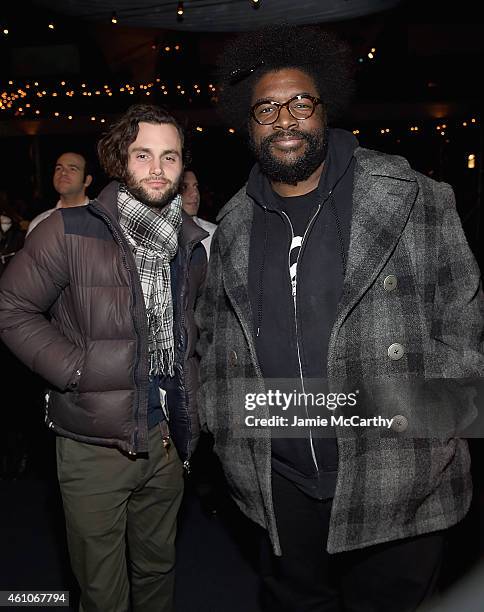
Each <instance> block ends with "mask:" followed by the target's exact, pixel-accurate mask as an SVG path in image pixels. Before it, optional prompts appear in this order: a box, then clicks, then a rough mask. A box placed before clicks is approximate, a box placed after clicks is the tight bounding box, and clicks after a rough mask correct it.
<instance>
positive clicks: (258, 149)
mask: <svg viewBox="0 0 484 612" xmlns="http://www.w3.org/2000/svg"><path fill="white" fill-rule="evenodd" d="M290 135H293V136H297V137H298V138H301V139H302V140H304V142H305V143H306V147H305V150H304V152H303V153H302V154H301V155H299V157H297V158H295V159H292V160H290V161H287V162H286V161H283V160H282V159H278V158H277V157H275V156H274V155H273V154H272V152H271V145H272V143H273V142H274V141H277V140H278V139H279V138H281V137H284V136H286V137H287V136H290ZM249 144H250V148H251V150H252V153H253V154H254V156H255V158H256V159H257V161H258V163H259V166H260V168H261V170H262V172H263V174H265V175H266V176H267V178H268V179H269V180H270V181H272V182H274V183H285V184H287V185H296V184H297V183H299V182H301V181H305V180H306V179H308V178H309V177H310V176H311V174H312V173H313V172H314V171H315V170H316V168H318V167H319V166H320V165H321V164H322V163H323V162H324V160H325V158H326V153H327V150H328V132H327V129H326V128H324V127H323V128H321V129H319V130H314V131H313V132H302V131H299V130H288V131H287V132H282V131H281V132H278V133H274V134H271V135H270V136H267V137H266V138H264V139H263V140H261V141H260V142H258V143H257V142H255V140H254V137H253V133H252V132H250V137H249Z"/></svg>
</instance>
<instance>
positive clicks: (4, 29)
mask: <svg viewBox="0 0 484 612" xmlns="http://www.w3.org/2000/svg"><path fill="white" fill-rule="evenodd" d="M3 33H4V34H5V36H8V28H3Z"/></svg>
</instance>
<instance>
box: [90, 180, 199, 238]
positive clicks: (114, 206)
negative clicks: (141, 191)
mask: <svg viewBox="0 0 484 612" xmlns="http://www.w3.org/2000/svg"><path fill="white" fill-rule="evenodd" d="M119 186H120V183H119V181H111V182H110V183H109V184H108V185H107V186H106V187H105V188H104V189H103V190H102V191H101V193H100V194H99V195H98V197H97V198H96V199H95V200H94V202H93V204H94V205H97V206H100V207H101V208H102V209H104V212H106V213H107V214H108V215H109V217H110V218H111V219H112V220H114V221H115V222H116V223H117V222H118V219H119V213H118V190H119ZM208 235H209V234H208V232H206V231H205V230H204V229H202V228H201V227H199V226H198V225H197V224H196V223H195V222H194V221H193V220H192V219H191V218H190V217H189V215H187V214H186V213H185V211H182V226H181V230H180V233H179V235H178V244H179V245H180V246H181V247H185V246H186V245H188V244H191V243H195V242H200V241H202V240H203V239H204V238H206V237H207V236H208Z"/></svg>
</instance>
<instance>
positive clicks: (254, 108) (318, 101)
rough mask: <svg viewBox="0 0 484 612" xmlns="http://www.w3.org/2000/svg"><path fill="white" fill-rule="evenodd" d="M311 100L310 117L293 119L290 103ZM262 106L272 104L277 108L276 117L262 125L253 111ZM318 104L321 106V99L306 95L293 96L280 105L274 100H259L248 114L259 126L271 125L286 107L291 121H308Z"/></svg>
mask: <svg viewBox="0 0 484 612" xmlns="http://www.w3.org/2000/svg"><path fill="white" fill-rule="evenodd" d="M303 99H306V100H311V102H312V103H313V110H312V112H311V114H310V115H308V116H307V117H304V118H302V117H295V116H294V115H293V114H292V112H291V108H290V106H289V105H290V104H291V102H293V101H294V100H303ZM262 104H273V105H274V106H276V107H277V115H276V116H275V118H274V120H273V121H269V122H268V123H262V122H261V121H259V119H257V117H256V116H255V111H256V109H257V108H258V107H259V106H261V105H262ZM318 104H323V101H322V100H321V98H318V97H316V96H309V95H308V94H297V96H293V97H292V98H290V99H289V100H288V101H287V102H284V104H283V103H281V102H275V101H274V100H261V101H260V102H257V103H256V104H254V106H253V107H252V108H251V109H250V114H251V116H252V119H253V120H254V121H255V122H256V123H258V124H259V125H272V124H273V123H275V122H276V121H277V120H278V119H279V115H280V114H281V110H282V109H283V108H284V107H287V110H288V112H289V114H290V115H291V117H292V118H293V119H296V121H306V119H309V118H310V117H312V116H313V115H314V111H315V110H316V107H317V106H318Z"/></svg>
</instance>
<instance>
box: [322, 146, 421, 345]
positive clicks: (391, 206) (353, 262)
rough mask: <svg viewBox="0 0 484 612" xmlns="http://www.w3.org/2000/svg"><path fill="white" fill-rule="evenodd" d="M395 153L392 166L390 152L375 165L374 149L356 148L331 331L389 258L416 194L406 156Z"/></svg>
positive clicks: (344, 316)
mask: <svg viewBox="0 0 484 612" xmlns="http://www.w3.org/2000/svg"><path fill="white" fill-rule="evenodd" d="M393 159H395V160H396V162H395V164H394V165H393V166H391V165H390V164H388V158H386V159H385V158H384V160H385V163H382V164H381V165H380V166H379V165H378V159H377V160H375V156H374V155H373V156H371V157H369V156H367V154H366V150H365V149H359V150H358V151H357V160H358V163H357V166H356V169H355V188H354V194H353V218H352V225H351V236H350V247H349V253H348V265H347V270H346V276H345V281H344V287H343V294H342V297H341V300H340V304H339V307H338V315H337V318H336V321H335V325H334V327H333V333H332V336H335V335H336V334H337V332H338V329H339V327H340V326H341V325H342V324H343V323H344V321H345V319H346V317H347V315H348V313H349V312H350V311H351V309H352V308H353V307H354V306H355V304H357V303H358V301H359V300H360V299H361V297H362V296H363V295H364V293H365V291H366V290H367V289H368V288H369V287H370V286H371V284H372V283H373V281H374V280H375V278H376V277H377V276H378V274H379V273H380V271H381V270H382V268H383V267H384V266H385V264H386V263H387V261H388V259H389V258H390V256H391V254H392V252H393V250H394V248H395V246H396V243H397V241H398V239H399V238H400V236H401V234H402V232H403V230H404V228H405V225H406V223H407V220H408V218H409V216H410V213H411V210H412V208H413V205H414V203H415V200H416V198H417V194H418V185H417V182H416V181H415V178H413V176H412V175H411V173H410V172H407V171H406V170H407V168H408V169H409V170H410V168H409V167H408V165H407V162H406V160H403V159H401V158H393Z"/></svg>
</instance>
